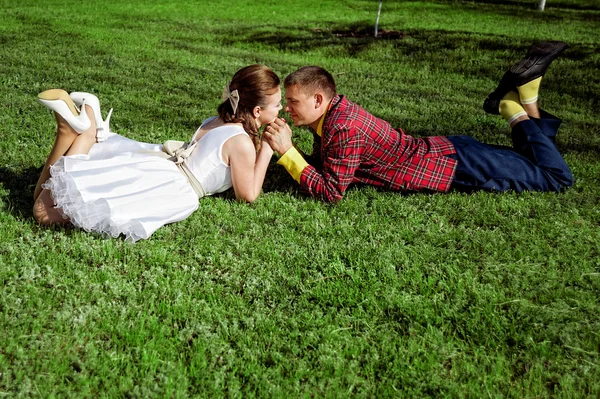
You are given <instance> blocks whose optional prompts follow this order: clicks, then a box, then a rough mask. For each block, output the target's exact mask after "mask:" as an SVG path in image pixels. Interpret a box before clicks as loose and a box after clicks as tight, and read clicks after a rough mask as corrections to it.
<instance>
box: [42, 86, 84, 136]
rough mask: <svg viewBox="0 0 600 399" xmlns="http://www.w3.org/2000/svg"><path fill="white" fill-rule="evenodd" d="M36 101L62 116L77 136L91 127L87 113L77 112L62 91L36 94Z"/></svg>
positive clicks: (67, 95)
mask: <svg viewBox="0 0 600 399" xmlns="http://www.w3.org/2000/svg"><path fill="white" fill-rule="evenodd" d="M38 101H39V102H40V103H41V104H42V105H44V106H46V107H47V108H49V109H51V110H52V111H54V112H56V113H57V114H59V115H60V116H62V118H63V119H64V120H65V121H66V122H67V123H68V124H69V126H71V127H72V128H73V130H75V131H76V132H77V133H79V134H81V133H83V132H85V131H86V130H88V129H89V128H90V126H91V125H92V121H90V118H88V116H87V113H85V112H79V111H78V110H77V108H76V107H75V103H74V102H73V100H72V99H71V97H69V94H68V93H67V92H66V91H64V90H62V89H50V90H46V91H43V92H41V93H40V94H38ZM86 103H87V102H86Z"/></svg>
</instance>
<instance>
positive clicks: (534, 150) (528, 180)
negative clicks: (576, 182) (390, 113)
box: [448, 111, 573, 192]
mask: <svg viewBox="0 0 600 399" xmlns="http://www.w3.org/2000/svg"><path fill="white" fill-rule="evenodd" d="M540 114H541V118H540V119H536V118H531V119H529V120H525V121H521V122H519V123H517V124H516V125H515V126H514V127H513V129H512V142H513V147H512V148H510V147H501V146H494V145H490V144H484V143H481V142H479V141H477V140H475V139H474V138H473V137H470V136H449V137H448V139H450V141H451V142H452V144H454V147H455V148H456V154H454V155H451V156H450V157H451V158H454V159H456V160H457V161H458V165H457V167H456V175H455V176H454V181H453V182H452V188H454V189H457V190H460V191H473V190H489V191H507V190H513V191H517V192H521V191H524V190H533V191H560V190H561V189H563V188H565V187H569V186H571V185H573V175H572V174H571V170H570V169H569V167H568V166H567V163H566V162H565V160H564V159H563V157H562V156H561V155H560V153H559V152H558V150H557V149H556V146H555V140H556V133H557V132H558V128H559V126H560V123H561V120H560V119H558V118H556V117H554V116H552V115H550V114H549V113H547V112H544V111H540Z"/></svg>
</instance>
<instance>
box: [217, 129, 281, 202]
mask: <svg viewBox="0 0 600 399" xmlns="http://www.w3.org/2000/svg"><path fill="white" fill-rule="evenodd" d="M225 146H227V147H228V148H227V153H228V154H229V166H230V167H231V182H232V183H233V190H234V191H235V197H236V198H237V199H238V200H243V201H247V202H253V201H254V200H255V199H256V198H257V197H258V196H259V194H260V190H261V189H262V185H263V182H264V180H265V174H266V173H267V167H268V166H269V162H270V160H271V157H272V156H273V149H272V148H271V146H269V144H268V143H267V142H265V141H264V140H263V142H262V145H261V147H260V150H259V151H258V154H257V153H256V150H255V148H254V144H253V143H252V140H250V138H249V137H247V136H246V135H239V136H235V137H232V138H231V139H229V140H227V142H226V143H225Z"/></svg>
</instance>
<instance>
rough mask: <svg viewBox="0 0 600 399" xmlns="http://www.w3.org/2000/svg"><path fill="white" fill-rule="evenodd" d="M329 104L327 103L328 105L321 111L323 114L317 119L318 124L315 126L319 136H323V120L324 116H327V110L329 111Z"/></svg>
mask: <svg viewBox="0 0 600 399" xmlns="http://www.w3.org/2000/svg"><path fill="white" fill-rule="evenodd" d="M330 106H331V103H329V105H327V108H325V112H324V113H323V116H322V117H321V120H320V121H319V126H317V135H318V136H319V137H322V136H323V122H325V117H326V116H327V111H329V107H330Z"/></svg>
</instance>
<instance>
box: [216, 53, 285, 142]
mask: <svg viewBox="0 0 600 399" xmlns="http://www.w3.org/2000/svg"><path fill="white" fill-rule="evenodd" d="M279 83H280V81H279V77H278V76H277V75H276V74H275V72H273V71H272V70H271V68H269V67H268V66H266V65H259V64H255V65H249V66H247V67H244V68H242V69H240V70H239V71H237V72H236V73H235V75H233V78H232V79H231V82H230V83H229V88H227V87H226V88H225V90H226V91H227V89H229V92H230V93H231V92H234V91H235V90H237V96H238V97H239V102H238V104H237V109H236V110H235V112H234V111H233V106H232V104H231V103H232V102H231V101H230V100H229V99H225V100H224V101H223V102H222V103H221V105H219V108H217V112H218V113H219V116H220V117H221V119H223V121H224V122H225V123H241V124H242V126H243V127H244V130H245V131H246V132H247V133H248V134H250V136H252V139H253V141H254V144H255V145H258V143H259V137H258V127H257V126H256V122H255V121H254V114H253V113H252V110H253V109H254V107H256V106H259V107H264V106H266V105H267V96H268V95H272V94H275V93H277V90H278V88H279Z"/></svg>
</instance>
